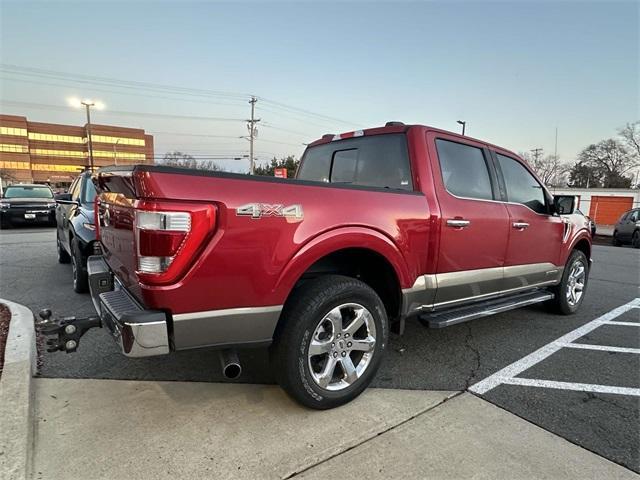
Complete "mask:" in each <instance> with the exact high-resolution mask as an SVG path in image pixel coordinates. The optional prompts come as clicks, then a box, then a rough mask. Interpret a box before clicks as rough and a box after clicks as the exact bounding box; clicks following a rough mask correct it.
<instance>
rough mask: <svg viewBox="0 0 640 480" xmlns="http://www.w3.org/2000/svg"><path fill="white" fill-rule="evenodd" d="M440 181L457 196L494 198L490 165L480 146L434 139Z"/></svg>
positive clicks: (480, 198) (483, 198)
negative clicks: (438, 161) (488, 166)
mask: <svg viewBox="0 0 640 480" xmlns="http://www.w3.org/2000/svg"><path fill="white" fill-rule="evenodd" d="M436 149H437V150H438V159H439V160H440V170H441V171H442V181H443V182H444V185H445V187H446V189H447V191H448V192H449V193H451V194H453V195H455V196H456V197H463V198H475V199H479V200H493V189H492V188H491V179H490V177H489V169H488V168H487V162H486V160H485V158H484V152H483V151H482V149H481V148H478V147H472V146H470V145H464V144H462V143H457V142H450V141H448V140H442V139H438V140H436Z"/></svg>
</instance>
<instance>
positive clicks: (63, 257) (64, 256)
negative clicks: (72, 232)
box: [56, 231, 71, 263]
mask: <svg viewBox="0 0 640 480" xmlns="http://www.w3.org/2000/svg"><path fill="white" fill-rule="evenodd" d="M56 250H57V251H58V263H69V262H70V261H71V257H70V256H69V254H68V253H67V251H66V250H65V249H64V247H63V246H62V242H61V241H60V232H57V231H56Z"/></svg>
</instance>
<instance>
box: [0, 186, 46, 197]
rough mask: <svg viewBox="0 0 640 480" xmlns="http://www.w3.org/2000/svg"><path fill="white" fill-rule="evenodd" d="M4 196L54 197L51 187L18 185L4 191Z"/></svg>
mask: <svg viewBox="0 0 640 480" xmlns="http://www.w3.org/2000/svg"><path fill="white" fill-rule="evenodd" d="M4 198H53V193H52V192H51V189H50V188H49V187H32V186H28V187H26V186H16V187H8V188H7V189H6V190H5V191H4Z"/></svg>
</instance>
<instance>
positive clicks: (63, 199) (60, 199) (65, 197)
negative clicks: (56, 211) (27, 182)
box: [53, 193, 71, 202]
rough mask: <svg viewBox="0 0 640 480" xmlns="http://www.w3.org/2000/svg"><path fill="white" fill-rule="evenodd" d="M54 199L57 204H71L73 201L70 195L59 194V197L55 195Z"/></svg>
mask: <svg viewBox="0 0 640 480" xmlns="http://www.w3.org/2000/svg"><path fill="white" fill-rule="evenodd" d="M53 198H54V199H55V201H56V202H70V201H71V194H70V193H58V194H57V195H54V196H53Z"/></svg>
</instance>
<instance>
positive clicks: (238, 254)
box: [50, 122, 591, 409]
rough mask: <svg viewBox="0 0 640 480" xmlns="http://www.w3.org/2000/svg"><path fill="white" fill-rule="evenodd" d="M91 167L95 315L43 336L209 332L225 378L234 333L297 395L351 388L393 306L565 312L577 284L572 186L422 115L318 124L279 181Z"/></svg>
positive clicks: (193, 335) (189, 342)
mask: <svg viewBox="0 0 640 480" xmlns="http://www.w3.org/2000/svg"><path fill="white" fill-rule="evenodd" d="M94 182H95V184H96V187H97V190H98V192H99V193H100V195H99V200H98V205H97V209H96V211H97V214H96V216H97V217H98V218H97V222H96V224H97V225H98V235H99V238H100V241H101V243H102V246H103V255H101V256H93V257H90V259H89V261H88V273H89V285H90V289H91V294H92V298H93V300H94V304H95V307H96V310H97V312H98V317H96V318H94V319H89V320H87V319H75V320H74V319H71V320H69V319H66V320H64V321H63V322H62V323H61V325H60V327H59V328H58V330H56V332H57V334H58V336H59V340H58V343H56V341H54V342H53V347H54V349H55V348H58V349H60V350H66V351H73V350H75V348H77V345H78V340H79V337H80V336H81V335H82V333H83V332H84V331H85V330H86V329H87V328H90V327H92V326H99V325H101V326H105V327H108V328H109V330H110V331H111V332H112V333H113V336H114V338H115V339H116V340H117V342H118V343H119V344H120V346H121V348H122V351H123V353H124V354H125V355H128V356H132V357H140V356H149V355H162V354H168V353H170V352H172V351H175V350H184V349H191V348H201V347H215V348H219V349H221V351H222V353H223V354H222V356H221V357H222V360H223V368H224V371H225V374H226V375H228V376H236V375H239V373H240V364H239V362H238V361H237V356H236V355H235V349H237V348H241V347H251V346H254V347H255V346H269V349H270V357H271V362H272V367H273V371H274V374H275V376H276V378H277V380H278V382H279V383H280V385H281V386H282V387H283V388H284V389H285V390H286V391H287V392H288V393H289V394H291V395H292V396H293V397H294V398H295V399H297V400H298V401H300V402H301V403H303V404H305V405H308V406H310V407H313V408H320V409H323V408H331V407H335V406H337V405H340V404H343V403H345V402H347V401H349V400H351V399H353V398H354V397H356V396H357V395H358V394H360V393H361V392H362V391H363V390H364V389H365V388H366V387H367V385H368V384H369V383H370V382H371V380H372V378H373V376H374V375H375V373H376V370H377V369H378V367H379V365H380V362H381V360H382V356H383V354H384V351H385V349H386V347H387V341H388V340H387V339H388V335H389V330H390V329H395V331H397V332H398V333H402V331H403V327H404V322H405V319H406V318H408V317H411V316H417V317H418V318H419V319H420V321H422V322H423V323H424V324H425V325H427V326H429V327H432V328H441V327H446V326H450V325H454V324H457V323H459V322H464V321H468V320H472V319H475V318H478V317H482V316H486V315H491V314H494V313H498V312H502V311H505V310H509V309H513V308H517V307H522V306H526V305H531V304H533V303H537V302H543V301H544V302H548V303H549V304H551V305H553V307H554V308H555V309H557V311H558V312H560V313H562V314H570V313H573V312H575V311H576V309H577V308H578V307H579V306H580V304H581V302H582V300H583V298H584V293H585V288H586V285H587V278H588V273H589V268H590V263H591V261H590V258H591V234H590V231H589V225H588V223H587V222H586V220H585V219H584V217H582V216H580V215H577V214H576V215H573V209H574V198H573V197H568V196H556V197H555V198H554V197H553V196H552V195H551V194H550V193H549V192H548V190H547V189H546V188H545V187H544V185H543V184H542V183H541V181H540V180H539V179H538V178H537V177H536V175H535V174H534V173H533V172H532V171H531V169H530V168H529V167H528V166H527V164H526V163H525V162H524V161H523V160H522V159H521V158H520V157H518V156H517V155H516V154H514V153H513V152H510V151H508V150H505V149H503V148H500V147H497V146H495V145H491V144H488V143H486V142H483V141H480V140H476V139H472V138H469V137H465V136H461V135H457V134H454V133H451V132H446V131H442V130H438V129H435V128H431V127H426V126H422V125H404V124H402V123H400V122H389V123H388V124H387V125H385V126H384V127H381V128H372V129H368V130H360V131H355V132H349V133H343V134H340V135H324V136H323V137H322V138H321V139H319V140H317V141H315V142H313V143H311V144H310V145H309V146H308V148H307V149H306V151H305V153H304V155H303V157H302V160H301V164H300V167H299V169H298V172H297V175H296V178H295V179H293V180H291V179H290V180H287V179H279V178H271V177H255V176H247V175H241V174H230V173H219V172H203V171H194V170H186V169H178V168H171V167H165V166H149V165H138V166H135V167H129V168H124V167H114V168H111V169H103V170H101V171H99V172H98V173H97V174H96V175H95V177H94ZM82 322H84V323H82ZM87 322H88V323H87ZM58 323H60V322H58ZM70 327H72V328H70ZM69 331H71V333H69ZM51 332H53V330H50V333H51ZM69 341H71V343H69Z"/></svg>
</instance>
